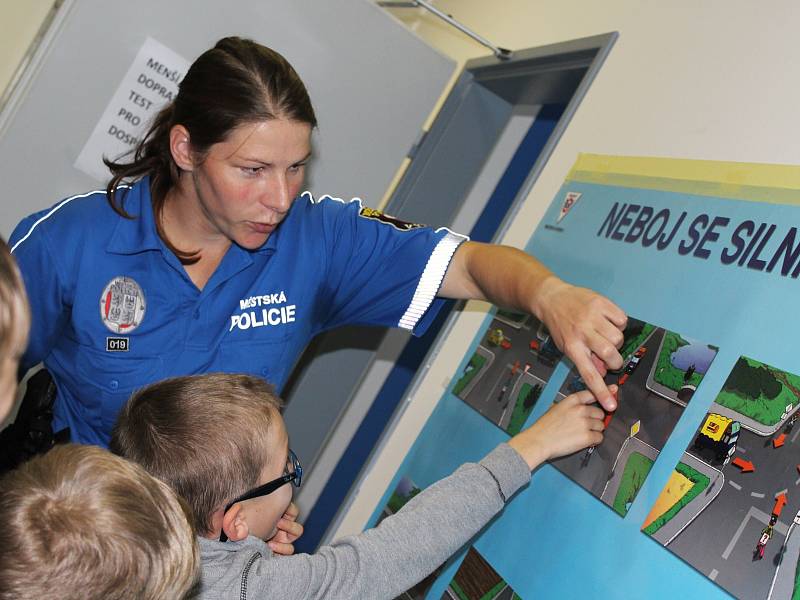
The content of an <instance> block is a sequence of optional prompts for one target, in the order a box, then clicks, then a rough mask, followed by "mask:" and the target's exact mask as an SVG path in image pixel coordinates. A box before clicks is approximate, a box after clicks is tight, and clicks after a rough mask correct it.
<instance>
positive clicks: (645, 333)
mask: <svg viewBox="0 0 800 600" xmlns="http://www.w3.org/2000/svg"><path fill="white" fill-rule="evenodd" d="M639 323H641V324H642V327H641V329H639V327H638V325H631V326H629V327H628V328H627V329H626V330H625V341H624V342H623V343H622V348H620V349H619V353H620V354H621V355H622V358H623V359H627V358H628V357H629V356H630V355H631V354H633V353H634V352H636V350H638V349H639V346H641V345H642V344H643V343H644V341H645V340H646V339H647V338H648V337H649V336H650V334H651V333H653V330H654V329H655V327H654V326H653V325H650V323H645V322H643V321H639Z"/></svg>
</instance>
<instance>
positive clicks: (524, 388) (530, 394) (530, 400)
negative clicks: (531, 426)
mask: <svg viewBox="0 0 800 600" xmlns="http://www.w3.org/2000/svg"><path fill="white" fill-rule="evenodd" d="M541 393H542V386H541V385H539V384H536V385H531V384H530V383H523V384H522V385H521V386H520V390H519V395H517V399H516V402H515V403H514V412H512V413H511V419H510V420H509V421H508V427H507V428H506V431H507V432H508V433H509V434H511V435H517V434H518V433H519V432H520V431H522V426H523V425H524V424H525V420H526V419H527V418H528V415H530V414H531V411H532V410H533V407H534V406H536V401H537V400H538V399H539V396H540V395H541Z"/></svg>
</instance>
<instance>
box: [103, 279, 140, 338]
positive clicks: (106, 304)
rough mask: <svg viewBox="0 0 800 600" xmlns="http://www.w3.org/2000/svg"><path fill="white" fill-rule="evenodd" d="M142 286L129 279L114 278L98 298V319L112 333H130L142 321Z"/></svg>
mask: <svg viewBox="0 0 800 600" xmlns="http://www.w3.org/2000/svg"><path fill="white" fill-rule="evenodd" d="M144 311H145V301H144V292H143V291H142V286H140V285H139V284H138V283H136V281H135V280H133V279H131V278H130V277H123V276H119V277H114V279H112V280H111V281H109V282H108V284H107V285H106V287H105V289H103V293H102V294H101V296H100V318H101V319H103V323H105V325H106V327H108V328H109V329H110V330H111V331H113V332H114V333H117V334H119V333H130V332H131V331H133V330H134V329H136V328H137V327H138V326H139V325H140V324H141V322H142V320H143V319H144Z"/></svg>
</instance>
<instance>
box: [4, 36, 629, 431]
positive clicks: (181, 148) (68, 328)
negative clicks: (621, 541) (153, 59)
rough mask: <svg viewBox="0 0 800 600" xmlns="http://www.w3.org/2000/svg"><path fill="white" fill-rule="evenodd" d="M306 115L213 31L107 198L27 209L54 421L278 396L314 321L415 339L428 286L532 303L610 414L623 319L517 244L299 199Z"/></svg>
mask: <svg viewBox="0 0 800 600" xmlns="http://www.w3.org/2000/svg"><path fill="white" fill-rule="evenodd" d="M315 126H316V117H315V115H314V110H313V108H312V105H311V102H310V99H309V97H308V94H307V92H306V89H305V86H304V85H303V83H302V81H301V80H300V78H299V77H298V75H297V73H296V72H295V71H294V69H293V68H292V67H291V66H290V65H289V63H288V62H287V61H286V60H285V59H284V58H283V57H282V56H280V55H279V54H277V53H276V52H274V51H272V50H270V49H268V48H265V47H264V46H261V45H259V44H256V43H254V42H252V41H248V40H242V39H239V38H225V39H223V40H220V42H218V43H217V44H216V46H215V47H214V48H212V49H210V50H208V51H207V52H205V53H204V54H202V55H201V56H200V57H199V58H198V59H197V60H196V61H195V62H194V64H193V65H192V66H191V68H190V69H189V71H188V72H187V74H186V76H185V78H184V79H183V81H182V82H181V84H180V91H179V93H178V95H177V97H176V98H175V100H174V101H173V102H172V103H171V104H170V105H168V106H167V107H166V108H164V109H163V110H162V111H161V112H160V113H159V114H158V116H157V117H156V119H155V121H154V123H153V125H152V127H151V129H150V130H149V132H148V134H147V135H146V136H145V137H144V138H143V141H142V143H141V144H140V145H139V146H138V148H137V149H136V151H135V154H134V156H133V158H132V160H130V162H125V161H122V162H111V161H107V164H108V166H109V167H110V169H111V171H112V173H113V178H112V180H111V181H110V183H109V185H108V187H107V189H106V190H103V191H97V192H90V193H87V194H81V195H79V196H73V197H71V198H67V199H65V200H62V201H61V202H59V203H58V204H56V205H55V206H53V207H52V208H50V209H47V210H44V211H41V212H39V213H36V214H34V215H31V216H30V217H28V218H26V219H25V220H23V221H22V222H21V223H20V225H19V226H18V227H17V228H16V230H15V231H14V233H13V234H12V237H11V240H10V245H11V246H12V251H13V254H14V255H15V256H16V258H17V261H18V262H19V265H20V268H21V270H22V273H23V276H24V279H25V282H26V285H27V288H28V292H29V296H30V300H31V305H32V330H31V337H30V344H29V347H28V350H27V352H26V354H25V356H24V358H23V365H24V366H25V367H31V366H33V365H35V364H37V363H38V362H44V364H45V366H46V367H47V369H48V370H49V371H50V372H51V373H52V375H53V378H54V380H55V382H56V384H57V387H58V395H57V398H56V402H55V416H54V430H56V431H58V430H60V429H63V428H69V429H70V434H71V438H72V440H74V441H77V442H83V443H94V444H100V445H103V446H105V445H107V443H108V438H109V433H110V430H111V427H112V425H113V423H114V420H115V418H116V414H117V411H118V409H119V408H120V406H121V405H122V403H123V402H124V401H125V400H126V399H127V397H128V396H129V395H130V393H131V392H132V390H133V389H135V388H138V387H140V386H143V385H145V384H148V383H151V382H154V381H157V380H160V379H163V378H165V377H169V376H175V375H183V374H189V373H200V372H209V371H235V372H248V373H253V374H256V375H259V376H262V377H265V378H266V379H268V380H270V381H271V382H273V383H274V384H275V385H276V387H277V388H278V389H279V390H280V389H281V387H282V386H283V384H284V382H285V381H286V378H287V376H288V374H289V369H291V367H292V366H293V365H294V363H295V361H296V359H297V357H298V356H299V354H300V353H301V352H302V350H303V349H304V348H305V346H306V344H307V343H308V342H309V340H310V339H311V338H312V337H313V336H315V335H316V334H318V333H320V332H321V331H324V330H327V329H330V328H333V327H336V326H339V325H343V324H371V325H386V326H399V327H404V328H407V329H409V330H412V331H413V332H414V333H415V334H421V333H423V332H424V330H425V329H426V327H427V325H428V323H429V322H430V320H431V319H432V317H433V316H434V314H435V312H436V310H437V304H438V302H439V301H438V300H437V299H436V297H437V296H439V297H446V298H476V299H486V300H489V301H491V302H493V303H495V304H499V305H502V306H507V307H510V308H515V309H520V310H524V311H527V312H530V313H532V314H535V315H536V316H537V317H539V318H540V319H541V320H543V321H544V323H545V324H546V325H547V326H548V327H549V329H550V332H551V334H552V335H553V337H554V339H555V340H556V342H557V344H558V345H559V347H561V348H562V349H563V350H564V351H565V352H566V354H567V355H568V356H569V357H570V358H571V359H572V360H573V361H574V362H575V364H576V366H577V367H578V369H579V371H580V372H581V375H582V376H583V378H584V380H585V381H586V384H587V386H588V387H589V388H590V389H591V390H592V391H593V392H594V393H595V395H596V396H597V398H598V399H599V401H600V402H601V403H602V404H603V405H604V406H605V407H606V408H608V409H611V408H613V406H614V400H613V398H612V397H611V395H610V394H609V392H608V389H607V388H606V386H605V384H604V383H603V380H602V375H603V374H604V372H605V368H606V366H608V367H612V368H617V367H620V366H621V364H622V358H621V357H620V355H619V353H618V352H617V348H618V347H619V346H620V344H621V342H622V333H621V330H622V329H623V328H624V325H625V321H626V317H625V314H624V313H623V312H622V311H621V310H620V309H619V308H618V307H616V306H615V305H614V304H613V303H612V302H610V301H608V300H606V299H605V298H603V297H601V296H599V295H597V294H595V293H594V292H592V291H590V290H587V289H584V288H577V287H574V286H571V285H568V284H566V283H564V282H563V281H561V280H559V279H558V278H557V277H555V276H554V275H553V274H552V273H550V272H549V271H548V270H547V269H546V268H545V267H544V266H542V265H541V264H540V263H539V262H538V261H536V260H535V259H534V258H532V257H530V256H528V255H526V254H525V253H523V252H520V251H518V250H515V249H513V248H508V247H502V246H493V245H486V244H478V243H473V242H469V241H465V238H464V237H463V236H459V235H457V234H454V233H452V232H450V231H448V230H447V229H431V228H428V227H422V226H417V225H412V224H407V223H401V222H398V221H395V220H393V219H390V218H387V217H385V216H383V215H381V214H380V213H377V212H376V211H372V210H369V209H362V207H361V206H360V204H359V203H358V202H357V201H356V202H343V201H341V200H338V199H336V198H331V197H323V198H319V199H314V198H312V197H311V196H310V194H308V193H300V191H301V189H302V185H303V179H304V173H305V168H306V165H307V163H308V161H309V159H310V155H311V142H310V140H311V132H312V130H313V128H314V127H315Z"/></svg>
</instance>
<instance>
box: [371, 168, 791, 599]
mask: <svg viewBox="0 0 800 600" xmlns="http://www.w3.org/2000/svg"><path fill="white" fill-rule="evenodd" d="M568 192H577V193H580V194H581V196H580V198H579V200H578V202H577V203H576V204H575V205H574V206H573V207H572V209H571V210H570V212H569V213H568V214H567V215H566V216H565V217H564V218H563V219H562V220H561V221H560V222H558V216H559V213H560V210H561V207H562V204H563V202H564V199H565V197H566V194H567V193H568ZM798 196H800V194H798ZM754 200H761V198H758V197H754ZM631 204H633V205H637V206H640V207H643V206H648V207H651V208H652V209H653V213H654V214H656V213H658V212H659V211H660V210H662V209H668V211H669V213H670V219H669V222H668V223H667V226H666V228H665V235H666V234H669V233H670V232H671V229H672V227H673V226H674V225H675V223H676V222H677V221H678V218H679V217H680V215H681V214H682V213H683V212H686V216H685V218H684V220H683V221H682V224H681V226H680V227H679V229H678V230H677V232H676V234H675V237H674V239H673V240H672V242H671V243H670V244H669V245H668V246H667V247H666V248H664V249H663V250H658V249H657V247H656V244H655V243H654V244H652V245H650V246H649V247H644V245H643V243H642V239H641V238H639V239H638V240H636V241H631V242H626V241H624V239H623V240H617V239H613V238H612V237H611V233H613V232H614V231H615V229H614V228H613V227H611V228H609V227H606V228H603V224H604V222H605V221H606V219H607V217H609V214H610V213H611V214H612V216H616V217H617V219H618V220H617V221H616V223H620V220H621V217H620V215H621V214H622V210H623V206H624V205H631ZM615 206H616V209H617V210H616V212H612V211H613V209H614V208H615ZM638 214H641V209H640V210H639V211H638V212H634V213H630V214H629V216H630V217H631V219H632V220H635V218H636V217H637V216H638ZM701 215H707V217H708V218H707V220H704V219H703V217H702V216H701ZM698 217H700V224H703V223H709V222H711V221H713V220H714V219H715V218H720V219H728V220H729V221H728V223H727V224H725V225H722V224H721V222H718V225H717V227H716V228H715V232H716V234H717V235H718V238H717V239H716V240H714V239H708V240H706V242H705V244H703V248H704V249H706V250H708V251H709V256H708V257H707V258H700V257H698V256H695V255H693V253H691V252H690V253H688V254H685V255H682V254H680V253H679V251H678V249H679V247H680V243H682V242H683V243H685V242H686V241H692V237H691V236H690V226H691V225H692V223H693V222H694V221H695V219H697V218H698ZM798 217H800V209H798V207H795V206H791V205H788V204H770V203H765V202H763V201H747V200H736V199H730V198H725V197H719V196H709V195H693V194H687V193H680V192H671V191H659V190H653V189H637V188H631V187H620V186H612V185H601V184H597V183H584V182H578V181H570V180H567V181H566V182H565V184H564V185H563V186H562V188H561V190H560V191H559V193H558V194H557V196H556V197H555V199H554V201H553V203H552V204H551V206H550V208H549V210H548V211H547V213H546V214H545V216H544V218H543V219H542V221H541V223H540V225H539V227H538V228H537V230H536V232H535V233H534V235H533V237H532V238H531V240H530V242H529V243H528V245H527V246H526V251H527V252H528V253H530V254H533V255H534V256H536V257H537V258H539V259H540V260H541V261H542V262H543V263H544V264H546V265H547V266H548V267H549V268H551V269H552V270H553V271H554V272H555V273H556V274H557V275H559V276H560V277H562V278H563V279H565V280H566V281H568V282H571V283H573V284H576V285H581V286H586V287H589V288H592V289H594V290H597V291H598V292H600V293H602V294H604V295H606V296H608V297H609V298H610V299H612V300H613V301H614V302H616V303H617V304H618V305H619V306H620V307H622V308H623V309H624V310H625V311H626V312H627V313H628V314H629V315H631V316H635V317H637V318H639V319H642V320H645V321H647V322H649V323H653V324H655V325H658V326H662V327H665V328H667V329H670V330H672V331H675V332H678V333H680V334H682V335H685V336H688V337H690V338H693V339H695V340H699V341H702V342H705V343H709V344H713V345H716V346H718V347H719V353H718V355H717V357H716V359H715V360H714V362H713V363H712V365H711V368H710V369H709V371H708V373H707V375H706V377H705V379H704V381H703V382H702V384H701V385H700V386H699V388H698V390H697V393H696V394H695V396H694V397H693V399H692V401H691V403H690V404H689V406H688V407H687V408H686V410H685V411H684V413H683V415H682V417H681V419H680V421H679V422H678V425H677V427H676V428H675V430H674V432H673V434H672V436H671V437H670V439H669V440H668V442H667V444H666V445H665V447H664V448H663V450H662V452H661V454H660V456H659V458H658V460H657V461H656V463H655V465H654V466H653V469H652V470H651V472H650V475H649V477H648V478H647V480H646V482H645V484H644V486H643V487H642V489H641V490H640V492H639V494H638V496H637V497H636V500H635V501H634V503H633V505H632V507H631V509H630V511H629V512H628V514H627V516H626V517H625V518H624V519H623V518H621V517H619V516H618V515H617V514H616V513H614V512H613V511H612V510H611V509H610V508H608V507H607V506H605V505H603V504H602V503H601V502H600V501H599V500H597V499H596V498H594V497H593V496H591V495H590V494H589V493H587V492H586V491H584V490H583V489H581V488H580V487H579V486H578V485H576V484H574V483H573V482H572V481H571V480H569V479H568V478H566V477H565V476H564V475H562V474H561V473H559V472H558V471H556V470H555V469H554V468H553V467H551V466H550V465H544V466H542V467H541V468H539V469H538V470H537V471H536V472H535V473H534V475H533V479H532V481H531V483H530V485H529V486H528V487H527V488H525V489H523V490H522V491H521V492H520V493H518V494H517V495H516V496H515V497H514V499H513V500H512V501H511V502H510V503H509V504H508V505H507V507H506V508H505V510H504V511H503V513H502V514H500V515H499V516H498V517H497V518H496V519H495V520H494V521H492V522H491V523H490V524H489V525H488V526H487V527H486V528H485V529H484V530H483V531H482V532H481V533H480V534H479V535H478V536H476V538H475V540H474V545H475V546H476V548H477V549H478V551H479V552H480V553H481V554H482V555H483V556H484V558H486V560H487V561H488V562H489V563H490V564H491V565H492V566H493V567H494V569H495V570H496V571H497V572H498V573H499V574H500V575H501V576H502V577H503V578H504V579H505V580H506V581H507V582H508V583H509V585H510V586H511V587H512V588H513V589H514V590H515V591H516V592H517V593H518V594H519V595H520V596H521V597H522V598H523V599H531V598H654V599H659V598H664V599H666V598H675V597H680V598H704V599H708V600H710V599H714V598H728V597H729V596H728V594H727V593H726V592H725V591H724V590H722V589H721V588H720V587H718V586H717V585H715V584H714V583H713V582H712V581H711V580H709V579H708V578H707V577H705V576H703V575H701V574H700V573H698V572H697V571H695V569H694V568H692V567H691V566H689V565H688V564H686V563H685V562H683V561H682V560H681V559H679V558H678V557H676V556H674V555H673V554H672V553H671V552H670V551H669V550H667V549H666V548H664V547H662V546H661V545H660V544H659V543H657V542H656V541H654V540H651V539H650V538H649V537H648V536H646V535H645V534H643V533H641V532H640V527H641V524H642V523H643V521H644V520H645V518H646V517H647V515H648V513H649V512H650V509H651V507H652V505H653V503H654V502H655V500H656V498H657V497H658V495H659V493H660V492H661V490H662V488H663V487H664V484H665V483H666V482H667V480H668V479H669V476H670V473H671V472H672V470H673V468H674V467H675V465H676V463H677V462H678V460H679V459H680V457H681V454H682V452H683V451H684V449H685V448H686V447H687V446H688V445H689V443H690V442H691V440H692V437H693V435H694V433H695V431H696V430H697V428H698V426H699V424H700V422H701V420H702V419H703V417H704V415H705V413H706V409H707V408H708V407H709V405H710V404H711V402H712V401H713V399H714V398H715V396H716V394H717V393H718V392H719V390H720V388H721V387H722V385H723V383H724V381H725V379H726V377H727V375H728V374H729V372H730V370H731V368H732V367H733V365H734V363H735V362H736V360H737V358H738V357H739V356H740V355H742V354H744V355H747V356H749V357H753V358H755V359H757V360H759V361H762V362H765V363H767V364H770V365H773V366H776V367H778V368H780V369H783V370H787V371H790V372H794V373H800V352H798V340H800V320H798V319H797V318H795V312H796V310H797V306H798V298H800V294H798V290H799V289H800V282H798V280H797V279H795V278H792V277H791V276H790V275H787V276H783V275H781V266H782V264H783V261H782V260H781V261H778V262H777V263H776V265H775V266H774V269H773V271H772V272H771V273H767V272H765V271H764V270H757V269H754V268H748V266H747V262H746V261H745V264H743V265H742V266H739V265H738V264H737V263H733V264H723V262H722V260H721V256H722V252H723V250H725V249H727V250H728V251H729V252H731V251H733V250H735V249H736V248H735V245H734V243H733V242H732V241H731V240H732V238H733V235H734V232H735V231H736V228H737V227H738V226H739V225H740V224H741V223H742V222H743V221H746V220H752V221H753V223H754V227H753V229H757V228H758V226H759V224H761V223H762V222H763V223H766V224H767V225H770V224H774V225H775V226H776V227H775V231H774V233H773V235H772V236H771V238H770V239H769V240H768V241H767V242H766V244H764V246H763V248H762V249H761V253H760V255H759V256H760V258H761V259H764V260H765V261H766V262H767V263H768V262H769V261H770V258H771V257H772V256H773V255H774V254H775V253H776V250H778V248H779V244H780V242H781V241H782V240H783V239H784V237H786V234H787V233H789V232H790V230H791V228H792V227H793V225H794V224H795V223H798V222H800V219H798ZM606 225H608V223H606ZM631 225H632V224H627V225H626V224H624V223H623V225H622V226H620V229H619V230H618V232H617V235H618V236H619V235H621V234H628V233H630V232H631ZM748 230H749V229H748V228H747V226H745V233H746V231H748ZM654 231H655V229H653V230H651V232H650V233H651V234H652V233H653V232H654ZM695 231H698V232H699V233H700V234H701V235H700V237H702V234H703V233H705V231H706V230H705V229H704V228H702V227H697V226H696V227H695ZM798 237H800V236H798ZM712 238H713V236H712ZM739 238H741V239H742V240H743V241H744V242H749V241H750V238H749V237H748V236H746V235H744V234H743V233H741V232H740V235H739ZM696 248H697V247H696V246H695V248H694V249H696ZM787 264H788V263H787ZM491 318H492V315H491V314H490V315H488V316H487V317H486V320H485V322H484V324H483V327H482V328H481V330H480V332H479V333H478V335H476V337H475V339H474V340H473V342H472V344H471V346H470V347H469V348H468V350H467V352H466V353H465V354H464V359H463V361H462V363H461V365H460V366H459V370H458V372H459V373H460V372H462V370H463V368H464V366H465V365H466V363H467V361H468V360H469V357H470V356H472V354H473V352H474V351H475V348H476V347H477V345H478V343H479V341H480V339H481V335H482V333H483V332H484V331H485V329H486V327H487V326H488V323H489V322H490V320H491ZM566 373H567V364H566V363H564V362H562V364H561V365H559V367H558V368H557V370H556V372H555V373H554V375H553V377H552V378H551V380H550V382H549V384H548V385H547V386H546V388H545V389H544V391H543V393H542V395H541V397H540V399H539V401H538V403H537V404H536V407H535V408H534V411H533V413H532V415H531V417H530V418H529V419H528V422H527V423H528V424H530V423H531V422H533V420H535V419H537V418H538V417H539V416H540V415H541V414H542V413H543V412H544V411H545V410H546V409H547V408H548V407H549V406H550V405H551V403H552V400H553V398H554V396H555V393H556V391H557V389H558V387H559V386H560V385H561V383H562V382H563V380H564V377H565V376H566ZM454 375H455V374H454ZM451 388H452V385H451ZM507 439H508V435H507V434H505V433H504V432H503V431H501V430H500V429H499V428H498V427H496V426H495V425H493V424H492V423H490V422H489V421H488V420H486V419H485V418H484V417H482V416H481V415H480V414H478V413H477V412H476V411H475V410H473V409H472V408H471V407H469V406H468V405H467V404H466V403H464V402H463V401H462V400H460V399H459V398H457V397H456V396H454V395H453V394H452V393H451V392H450V391H448V392H447V393H445V395H444V396H443V397H442V398H441V400H440V402H439V404H438V405H437V408H436V409H435V411H434V413H433V414H432V416H431V418H430V419H429V421H428V423H427V424H426V426H425V428H424V429H423V431H422V433H421V434H420V436H419V438H418V439H417V441H416V442H415V444H414V446H413V447H412V449H411V451H410V452H409V454H408V456H407V457H406V459H405V461H404V463H403V464H402V466H401V468H400V469H399V470H398V472H397V474H396V477H395V480H394V481H393V482H392V484H391V486H390V487H389V489H388V490H387V492H386V494H385V496H384V498H383V499H382V500H381V502H380V504H379V505H378V507H377V510H376V513H375V516H374V517H373V522H374V520H375V518H376V517H377V514H378V513H379V512H380V508H381V507H382V506H384V504H385V503H386V501H387V500H388V497H389V495H390V493H391V490H393V489H394V486H395V485H396V483H397V481H398V480H399V478H400V477H401V476H403V475H406V476H409V477H410V478H411V479H413V480H414V482H415V483H416V484H417V485H418V486H420V487H425V486H428V485H430V484H431V483H433V482H434V481H436V480H437V479H440V478H442V477H444V476H446V475H448V474H449V473H451V472H452V471H453V470H454V469H456V468H457V467H458V466H459V465H460V464H462V463H463V462H466V461H475V460H479V459H480V458H481V457H483V456H484V455H485V454H486V453H488V452H489V451H490V450H491V449H492V448H494V447H495V446H496V445H497V444H498V443H500V442H503V441H506V440H507ZM795 450H796V449H794V448H792V449H791V450H790V451H795ZM798 462H800V456H798ZM788 494H789V497H790V498H791V496H792V494H800V488H797V487H793V486H790V488H789V492H788ZM792 516H793V515H784V517H785V518H786V519H788V521H789V522H791V519H792ZM752 541H753V545H755V542H756V541H757V540H752ZM747 543H749V541H748V542H747ZM465 552H466V549H464V551H462V552H461V553H460V554H459V555H458V556H456V557H454V559H452V560H451V561H450V562H449V563H448V568H447V569H446V571H445V572H444V573H443V574H442V575H441V576H440V577H439V579H438V580H437V582H436V584H435V585H434V587H433V588H432V589H431V591H430V593H429V595H428V597H429V598H440V597H441V595H442V593H443V591H444V589H445V588H446V587H447V584H448V582H449V581H450V580H451V578H452V576H453V575H454V574H455V571H456V570H457V568H458V564H459V563H460V561H461V559H462V558H463V555H464V554H465Z"/></svg>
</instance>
